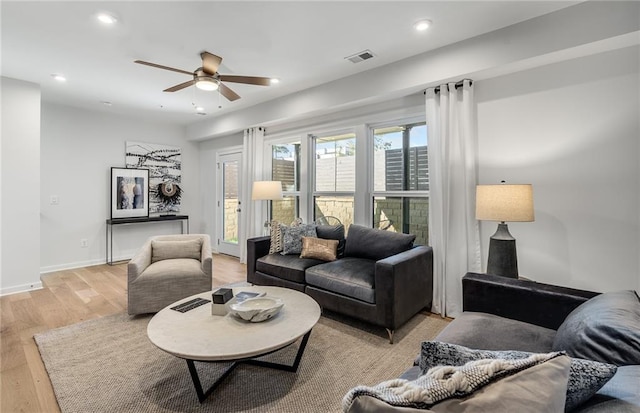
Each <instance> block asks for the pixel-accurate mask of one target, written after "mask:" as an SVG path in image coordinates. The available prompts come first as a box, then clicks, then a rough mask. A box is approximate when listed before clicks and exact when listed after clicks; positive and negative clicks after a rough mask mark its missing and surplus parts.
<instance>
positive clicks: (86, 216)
mask: <svg viewBox="0 0 640 413" xmlns="http://www.w3.org/2000/svg"><path fill="white" fill-rule="evenodd" d="M184 136H185V135H184V128H183V127H181V126H176V125H170V124H158V123H150V122H148V121H139V120H137V119H135V118H133V117H131V118H129V117H122V116H112V115H109V114H104V113H102V112H93V111H89V110H82V109H77V108H71V107H66V106H61V105H56V104H49V103H44V104H43V106H42V142H41V150H42V152H41V158H42V159H41V168H42V181H41V182H42V185H41V189H40V195H41V203H40V209H41V211H40V212H41V215H40V223H41V238H40V242H41V251H42V253H41V257H42V258H41V263H40V266H41V271H42V272H47V271H54V270H58V269H62V268H72V267H79V266H87V265H92V264H100V263H104V262H105V257H106V251H105V247H106V240H105V235H106V223H105V221H106V219H107V218H109V216H110V205H109V202H110V190H111V188H110V173H111V172H110V170H111V169H110V168H111V167H112V166H118V167H124V165H125V164H124V162H125V156H124V152H125V142H126V141H138V142H151V143H160V144H167V145H175V146H180V147H181V149H182V165H183V170H182V188H183V189H184V194H183V197H182V208H181V211H180V213H181V214H186V215H189V217H190V232H191V233H197V232H200V231H202V230H203V227H202V225H201V219H200V216H201V213H200V205H201V204H200V175H199V157H198V145H197V143H193V142H188V141H186V140H185V138H184ZM3 192H4V188H3ZM52 195H55V196H57V197H58V199H59V205H51V204H50V198H51V196H52ZM113 231H114V240H113V247H114V252H113V257H114V259H127V258H130V257H131V256H132V255H133V254H134V253H135V251H136V250H137V249H138V248H139V247H140V245H141V244H142V243H143V242H144V240H145V239H146V238H147V237H149V236H151V235H157V234H164V233H179V232H180V222H179V221H174V222H169V223H152V224H136V225H118V226H115V227H114V230H113ZM81 239H87V240H88V244H89V245H88V247H87V248H82V247H81V246H80V240H81Z"/></svg>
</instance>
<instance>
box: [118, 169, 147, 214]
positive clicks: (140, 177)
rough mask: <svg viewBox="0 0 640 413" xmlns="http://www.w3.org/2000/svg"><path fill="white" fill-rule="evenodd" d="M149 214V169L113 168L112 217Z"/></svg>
mask: <svg viewBox="0 0 640 413" xmlns="http://www.w3.org/2000/svg"><path fill="white" fill-rule="evenodd" d="M148 216H149V170H148V169H137V168H117V167H112V168H111V219H114V218H132V217H148Z"/></svg>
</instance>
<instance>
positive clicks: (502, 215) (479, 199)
mask: <svg viewBox="0 0 640 413" xmlns="http://www.w3.org/2000/svg"><path fill="white" fill-rule="evenodd" d="M502 182H503V183H502V184H500V185H478V186H476V219H477V220H480V221H498V222H499V224H498V229H497V231H496V233H495V234H493V235H492V236H491V238H490V242H489V260H488V263H487V273H488V274H495V275H502V276H505V277H509V278H518V258H517V255H516V239H515V238H513V236H512V235H511V234H510V233H509V228H508V227H507V224H506V222H508V221H511V222H532V221H533V220H534V216H533V188H532V186H531V185H530V184H523V185H507V184H505V183H504V181H502Z"/></svg>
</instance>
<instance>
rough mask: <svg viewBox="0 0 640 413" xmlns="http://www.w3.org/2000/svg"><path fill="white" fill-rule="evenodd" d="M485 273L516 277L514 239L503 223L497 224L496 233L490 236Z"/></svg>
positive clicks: (516, 259)
mask: <svg viewBox="0 0 640 413" xmlns="http://www.w3.org/2000/svg"><path fill="white" fill-rule="evenodd" d="M487 274H494V275H501V276H503V277H509V278H518V257H517V255H516V239H515V238H513V236H511V234H510V233H509V227H507V224H505V223H501V224H498V229H497V230H496V233H495V234H493V235H492V236H491V238H490V241H489V261H488V263H487Z"/></svg>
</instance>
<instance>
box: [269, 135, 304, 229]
mask: <svg viewBox="0 0 640 413" xmlns="http://www.w3.org/2000/svg"><path fill="white" fill-rule="evenodd" d="M271 156H272V160H271V176H272V179H273V180H274V181H281V182H282V195H283V199H282V200H281V201H272V208H271V219H275V220H277V221H278V222H282V223H284V224H287V225H288V224H290V223H291V222H293V220H295V219H296V218H297V217H299V216H300V142H299V141H298V142H291V143H285V144H278V145H272V147H271Z"/></svg>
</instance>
